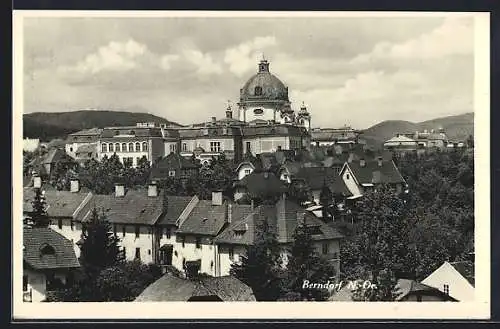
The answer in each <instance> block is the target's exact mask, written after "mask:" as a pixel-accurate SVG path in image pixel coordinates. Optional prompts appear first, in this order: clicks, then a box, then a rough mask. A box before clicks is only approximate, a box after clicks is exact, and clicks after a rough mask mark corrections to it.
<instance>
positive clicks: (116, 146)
mask: <svg viewBox="0 0 500 329" xmlns="http://www.w3.org/2000/svg"><path fill="white" fill-rule="evenodd" d="M115 152H120V143H116V144H115Z"/></svg>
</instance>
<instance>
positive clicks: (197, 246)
mask: <svg viewBox="0 0 500 329" xmlns="http://www.w3.org/2000/svg"><path fill="white" fill-rule="evenodd" d="M196 249H201V238H196Z"/></svg>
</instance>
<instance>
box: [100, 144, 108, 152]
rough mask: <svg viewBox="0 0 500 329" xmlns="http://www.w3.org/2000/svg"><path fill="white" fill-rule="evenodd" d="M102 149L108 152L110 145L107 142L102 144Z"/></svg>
mask: <svg viewBox="0 0 500 329" xmlns="http://www.w3.org/2000/svg"><path fill="white" fill-rule="evenodd" d="M101 151H102V153H106V152H108V145H107V144H106V143H103V144H102V145H101Z"/></svg>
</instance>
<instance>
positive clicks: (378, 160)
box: [377, 156, 382, 167]
mask: <svg viewBox="0 0 500 329" xmlns="http://www.w3.org/2000/svg"><path fill="white" fill-rule="evenodd" d="M377 164H378V166H379V167H382V157H381V156H379V157H378V158H377Z"/></svg>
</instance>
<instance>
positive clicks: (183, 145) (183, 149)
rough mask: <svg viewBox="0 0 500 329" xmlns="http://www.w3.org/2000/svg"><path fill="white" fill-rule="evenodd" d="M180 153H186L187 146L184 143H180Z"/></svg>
mask: <svg viewBox="0 0 500 329" xmlns="http://www.w3.org/2000/svg"><path fill="white" fill-rule="evenodd" d="M182 151H183V152H186V151H187V144H186V143H182Z"/></svg>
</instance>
